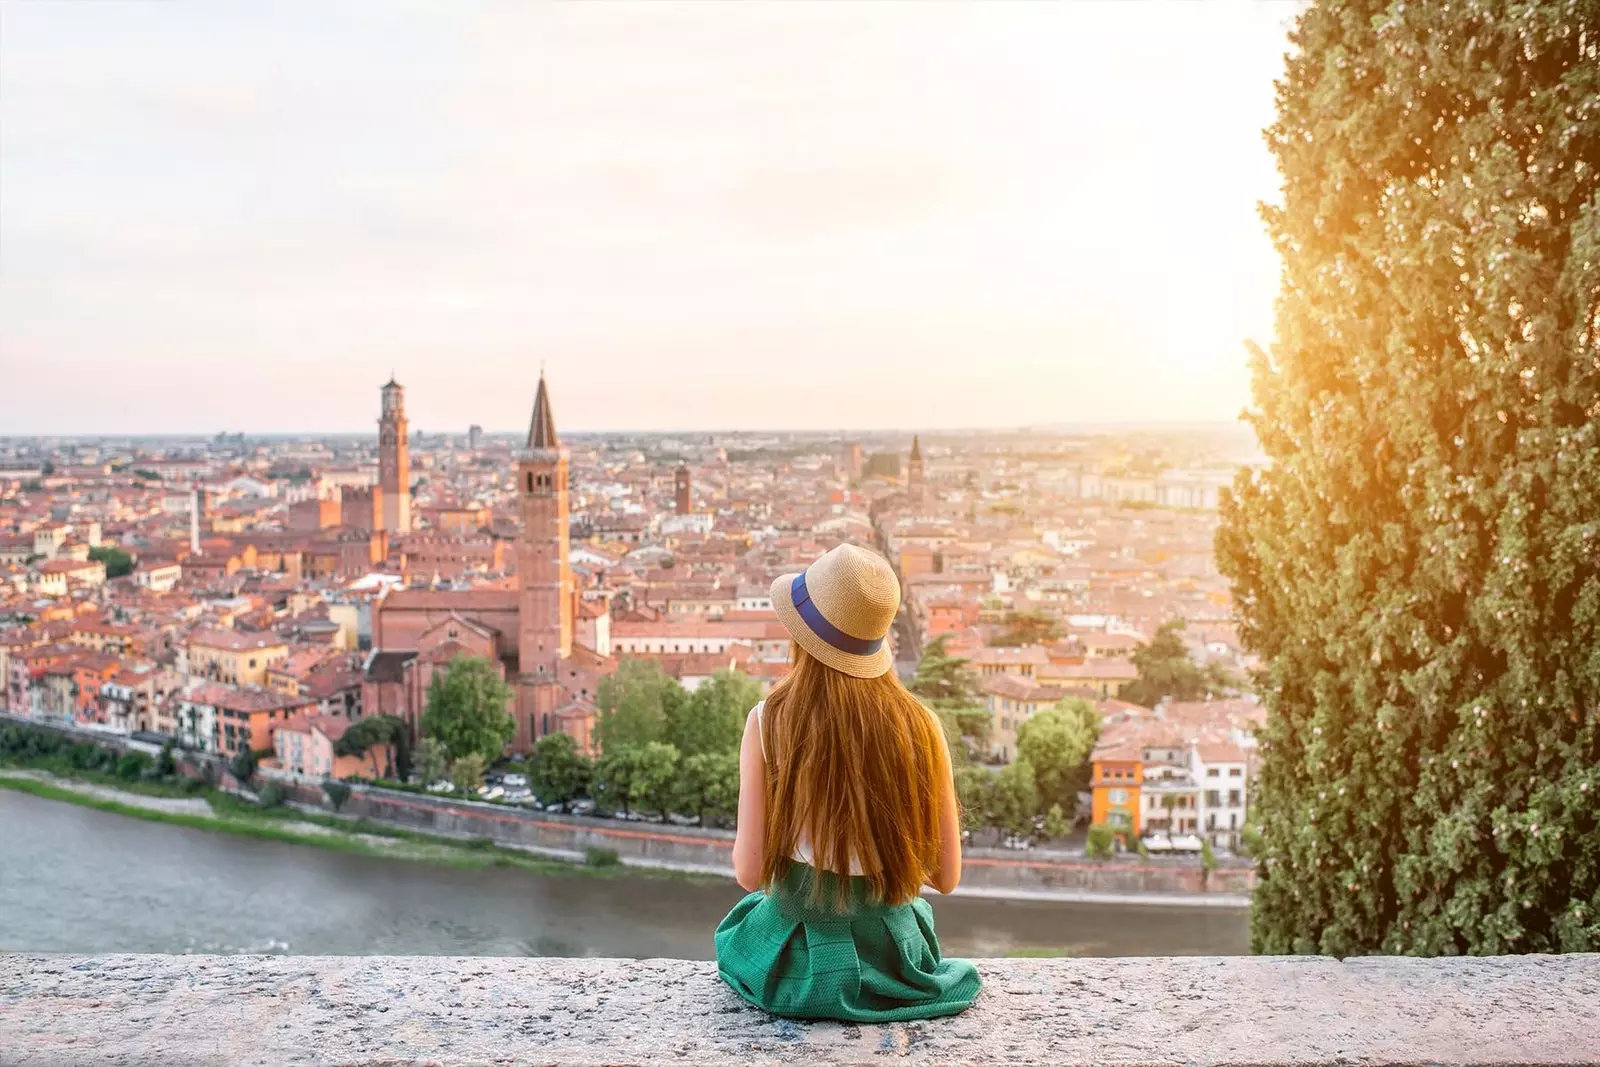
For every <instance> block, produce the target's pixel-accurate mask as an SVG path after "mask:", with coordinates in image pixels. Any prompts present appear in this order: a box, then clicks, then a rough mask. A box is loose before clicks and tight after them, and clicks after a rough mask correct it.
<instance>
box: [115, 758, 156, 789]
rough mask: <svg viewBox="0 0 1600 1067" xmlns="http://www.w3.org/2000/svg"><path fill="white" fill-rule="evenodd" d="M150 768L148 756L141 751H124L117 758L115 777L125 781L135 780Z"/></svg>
mask: <svg viewBox="0 0 1600 1067" xmlns="http://www.w3.org/2000/svg"><path fill="white" fill-rule="evenodd" d="M149 769H150V757H149V756H146V755H145V754H144V753H143V752H124V753H123V754H122V758H121V759H119V760H117V777H118V778H121V779H122V780H123V781H125V782H136V781H138V780H139V779H140V778H142V777H144V774H145V771H147V770H149Z"/></svg>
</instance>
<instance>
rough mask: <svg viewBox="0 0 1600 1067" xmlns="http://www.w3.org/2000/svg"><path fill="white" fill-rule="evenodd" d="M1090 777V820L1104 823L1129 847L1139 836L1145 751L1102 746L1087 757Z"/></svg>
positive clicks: (1119, 745) (1134, 746) (1129, 746)
mask: <svg viewBox="0 0 1600 1067" xmlns="http://www.w3.org/2000/svg"><path fill="white" fill-rule="evenodd" d="M1089 759H1090V762H1091V764H1092V765H1093V769H1094V772H1093V775H1092V776H1091V778H1090V780H1089V788H1090V790H1091V791H1092V792H1093V796H1094V805H1093V809H1092V810H1093V815H1092V816H1091V819H1090V821H1092V822H1094V823H1105V824H1106V825H1108V826H1110V827H1111V829H1112V830H1113V831H1115V832H1116V834H1117V836H1118V837H1121V838H1122V840H1123V843H1124V844H1130V843H1132V842H1133V841H1134V840H1136V839H1137V838H1138V837H1139V834H1140V832H1141V830H1142V827H1141V826H1140V823H1139V812H1140V811H1141V810H1142V809H1141V805H1140V798H1139V793H1140V789H1141V787H1142V786H1143V785H1144V750H1143V749H1142V748H1140V747H1139V746H1138V745H1137V744H1130V743H1128V742H1117V743H1114V744H1111V745H1103V746H1101V747H1099V748H1096V749H1095V750H1094V753H1093V754H1092V755H1091V756H1090V757H1089Z"/></svg>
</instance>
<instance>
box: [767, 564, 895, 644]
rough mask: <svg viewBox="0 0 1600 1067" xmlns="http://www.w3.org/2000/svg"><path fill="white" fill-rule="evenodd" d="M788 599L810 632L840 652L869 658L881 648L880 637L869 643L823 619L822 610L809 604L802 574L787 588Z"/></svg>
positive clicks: (804, 578) (809, 596)
mask: <svg viewBox="0 0 1600 1067" xmlns="http://www.w3.org/2000/svg"><path fill="white" fill-rule="evenodd" d="M789 599H790V600H792V601H793V602H794V610H795V611H797V612H799V613H800V618H801V619H802V620H804V621H805V624H806V626H807V627H809V628H810V630H811V632H812V633H814V634H816V635H817V636H818V637H820V638H822V640H824V641H826V642H827V643H828V644H829V645H830V646H832V647H833V648H836V649H838V650H839V651H840V652H848V653H849V654H850V655H852V656H870V655H872V654H873V653H874V652H876V651H878V649H880V648H882V647H883V638H882V637H879V638H875V639H873V640H871V641H867V640H864V639H862V638H860V637H851V636H850V635H849V634H847V633H845V632H844V631H843V630H841V629H839V628H838V627H837V626H835V625H833V623H831V622H829V621H828V620H827V619H825V618H823V616H822V609H821V608H819V607H817V606H816V605H815V604H813V603H812V602H811V594H810V593H809V592H808V591H807V590H806V576H805V574H804V573H801V574H800V575H799V576H798V577H796V578H795V580H794V582H793V583H792V584H791V585H790V586H789Z"/></svg>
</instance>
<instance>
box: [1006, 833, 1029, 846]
mask: <svg viewBox="0 0 1600 1067" xmlns="http://www.w3.org/2000/svg"><path fill="white" fill-rule="evenodd" d="M1000 845H1001V847H1003V848H1014V849H1019V850H1020V849H1028V848H1032V847H1033V838H1031V837H1018V836H1017V835H1016V834H1007V835H1006V837H1005V840H1003V841H1001V842H1000Z"/></svg>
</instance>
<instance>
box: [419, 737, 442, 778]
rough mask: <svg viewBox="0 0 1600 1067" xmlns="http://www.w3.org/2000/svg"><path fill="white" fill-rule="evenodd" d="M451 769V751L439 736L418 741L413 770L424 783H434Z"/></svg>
mask: <svg viewBox="0 0 1600 1067" xmlns="http://www.w3.org/2000/svg"><path fill="white" fill-rule="evenodd" d="M449 769H450V753H448V752H446V751H445V748H444V745H443V744H442V743H441V742H440V741H439V739H438V738H437V737H424V738H423V739H422V740H421V741H418V742H417V751H416V756H415V762H414V763H413V765H412V771H413V772H414V773H415V774H416V777H417V780H418V781H419V782H421V783H422V784H423V785H432V784H433V783H434V782H437V781H439V780H441V779H442V778H444V776H445V774H446V773H448V771H449Z"/></svg>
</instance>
